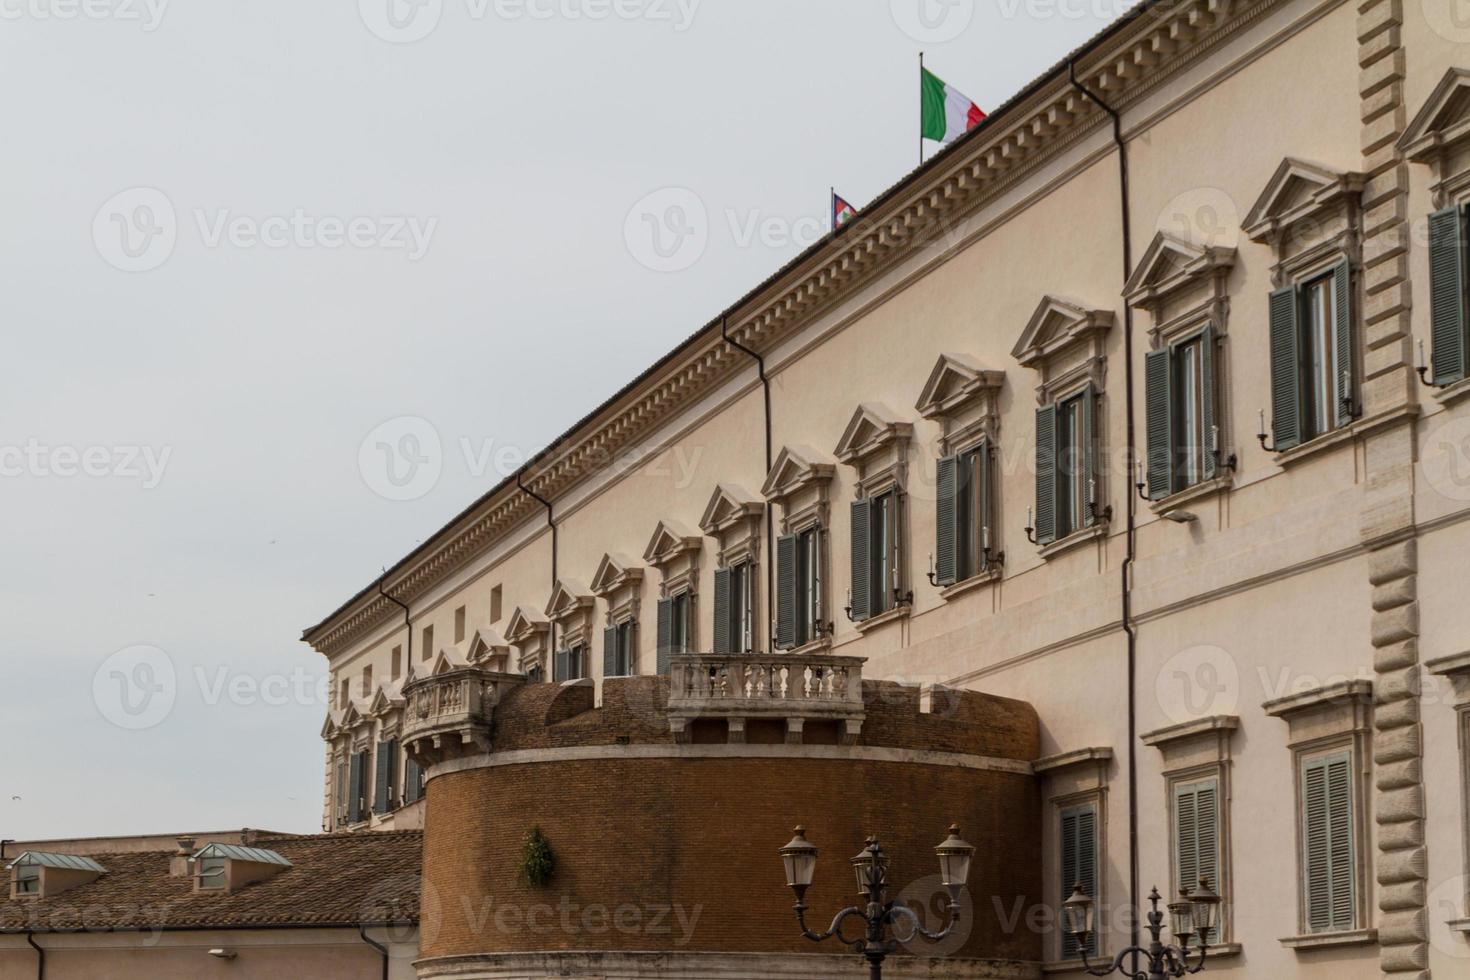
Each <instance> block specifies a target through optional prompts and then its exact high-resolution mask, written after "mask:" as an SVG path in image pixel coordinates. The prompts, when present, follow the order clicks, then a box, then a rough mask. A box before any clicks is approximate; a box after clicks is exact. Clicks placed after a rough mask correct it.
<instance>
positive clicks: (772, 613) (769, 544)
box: [720, 314, 776, 652]
mask: <svg viewBox="0 0 1470 980" xmlns="http://www.w3.org/2000/svg"><path fill="white" fill-rule="evenodd" d="M720 337H721V339H723V340H724V341H725V343H727V344H729V345H730V346H731V347H733V348H735V349H736V350H738V351H740V353H742V354H746V355H748V356H750V357H753V358H755V369H756V374H757V375H758V376H759V378H760V381H761V393H762V394H763V395H764V396H765V404H766V468H765V470H764V473H765V474H766V476H769V475H770V472H771V464H772V463H773V462H774V460H773V458H772V455H771V454H772V451H773V449H774V446H773V444H772V435H771V379H770V378H769V377H767V376H766V359H765V358H764V357H762V356H761V355H759V354H757V353H756V352H755V351H753V350H751V349H750V348H749V347H746V346H745V345H744V344H742V343H741V342H740V341H738V340H736V339H735V338H734V337H731V336H730V317H729V315H728V314H727V315H725V316H724V317H721V318H720ZM763 479H764V477H763ZM763 510H764V513H763V514H762V515H761V519H762V522H763V523H764V524H765V525H766V562H765V564H766V626H767V628H768V629H769V630H770V633H769V634H768V635H769V636H770V637H771V640H772V643H771V646H773V647H774V646H775V643H774V639H775V636H776V609H775V603H774V599H775V594H776V557H775V555H776V545H775V541H774V540H773V537H774V535H775V533H776V522H775V521H774V520H773V519H772V518H771V508H770V507H769V506H767V507H765V508H763ZM752 615H754V612H753V611H752ZM752 632H754V631H753V630H752ZM751 642H752V644H753V643H754V642H755V641H754V639H753V638H752V640H751ZM742 652H744V651H742Z"/></svg>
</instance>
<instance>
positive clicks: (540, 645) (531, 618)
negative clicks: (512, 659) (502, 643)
mask: <svg viewBox="0 0 1470 980" xmlns="http://www.w3.org/2000/svg"><path fill="white" fill-rule="evenodd" d="M550 634H551V622H550V620H546V619H542V618H541V616H540V615H539V614H537V613H535V612H532V611H528V610H527V609H526V608H525V607H524V606H517V607H516V608H515V609H514V610H513V611H512V612H511V615H510V620H509V622H508V623H507V624H506V636H505V639H506V642H508V643H509V644H510V645H511V646H513V647H515V648H516V650H517V651H518V652H519V654H520V663H519V666H520V671H521V673H523V674H528V673H530V672H531V670H532V669H533V668H536V667H540V668H541V669H542V671H543V672H545V671H546V669H547V664H546V653H547V651H546V647H547V640H548V639H549V638H550Z"/></svg>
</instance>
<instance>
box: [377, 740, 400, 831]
mask: <svg viewBox="0 0 1470 980" xmlns="http://www.w3.org/2000/svg"><path fill="white" fill-rule="evenodd" d="M397 771H398V740H397V739H391V738H390V739H387V740H386V741H382V742H379V743H378V750H377V773H376V779H374V781H373V812H374V813H377V814H384V813H392V812H393V810H394V809H396V807H395V806H394V803H395V802H396V801H395V799H394V791H395V789H396V787H395V786H394V779H393V777H394V776H395V775H396V774H397Z"/></svg>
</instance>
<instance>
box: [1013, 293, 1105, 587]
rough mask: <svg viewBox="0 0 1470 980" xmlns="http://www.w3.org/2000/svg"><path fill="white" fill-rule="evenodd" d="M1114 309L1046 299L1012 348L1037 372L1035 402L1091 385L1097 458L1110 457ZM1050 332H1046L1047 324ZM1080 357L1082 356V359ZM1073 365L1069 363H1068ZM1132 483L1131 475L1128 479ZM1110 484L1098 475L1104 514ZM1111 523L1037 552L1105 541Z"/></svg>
mask: <svg viewBox="0 0 1470 980" xmlns="http://www.w3.org/2000/svg"><path fill="white" fill-rule="evenodd" d="M1113 321H1114V316H1113V313H1112V311H1111V310H1092V309H1088V308H1086V307H1084V306H1082V305H1080V304H1078V303H1073V302H1070V301H1068V300H1064V299H1060V298H1058V297H1057V296H1054V295H1046V296H1043V297H1042V299H1041V303H1040V304H1039V305H1038V306H1037V307H1036V311H1035V312H1034V313H1032V314H1031V319H1030V321H1029V322H1028V323H1027V324H1026V328H1025V330H1023V331H1022V332H1021V338H1020V340H1018V341H1017V342H1016V346H1015V347H1014V348H1013V349H1012V350H1011V356H1012V357H1014V358H1015V359H1016V360H1017V361H1019V362H1020V364H1021V366H1022V367H1027V368H1031V369H1032V370H1033V371H1035V372H1036V375H1037V381H1036V404H1037V405H1038V406H1046V405H1056V404H1059V403H1061V402H1064V401H1066V400H1067V399H1069V398H1071V397H1073V396H1075V395H1078V394H1081V393H1082V392H1083V391H1084V390H1086V389H1087V387H1088V386H1089V385H1090V386H1091V387H1092V389H1093V391H1094V392H1095V393H1096V397H1097V405H1096V410H1097V414H1096V420H1097V431H1096V432H1095V433H1094V437H1095V439H1096V440H1097V446H1096V451H1097V458H1098V459H1099V460H1105V459H1107V458H1108V456H1107V442H1106V438H1105V437H1106V433H1107V426H1106V424H1105V423H1104V420H1105V419H1106V418H1107V409H1106V406H1107V394H1106V392H1107V387H1106V384H1107V373H1108V357H1107V348H1106V343H1107V335H1108V332H1109V331H1110V330H1112V328H1113ZM1049 325H1052V329H1050V330H1048V329H1047V328H1048V326H1049ZM1078 355H1081V356H1080V357H1079V356H1078ZM1069 360H1070V361H1074V362H1075V363H1071V364H1069V363H1068V361H1069ZM1129 479H1130V480H1131V479H1132V476H1131V475H1130V476H1129ZM1109 483H1110V481H1109V480H1107V479H1105V478H1104V477H1103V475H1098V476H1097V507H1098V512H1099V514H1102V513H1103V512H1104V511H1105V510H1106V508H1107V505H1108V486H1109ZM1107 528H1108V522H1107V521H1104V520H1098V521H1096V522H1095V523H1093V524H1092V525H1091V526H1083V527H1081V528H1078V529H1077V530H1075V531H1073V532H1072V533H1071V534H1068V535H1067V536H1066V537H1064V538H1057V539H1056V540H1055V541H1052V542H1050V543H1048V544H1045V545H1042V546H1040V547H1039V548H1038V549H1037V554H1038V555H1040V557H1041V559H1042V560H1043V561H1048V560H1050V559H1052V558H1054V557H1056V556H1057V555H1059V554H1062V553H1063V552H1067V551H1071V550H1072V549H1073V548H1075V547H1077V546H1079V545H1082V544H1085V543H1086V542H1088V541H1095V540H1097V539H1099V538H1103V537H1106V535H1107Z"/></svg>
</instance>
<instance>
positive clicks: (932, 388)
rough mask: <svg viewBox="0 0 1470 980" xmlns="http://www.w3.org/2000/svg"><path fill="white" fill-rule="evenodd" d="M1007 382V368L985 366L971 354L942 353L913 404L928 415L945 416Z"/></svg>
mask: <svg viewBox="0 0 1470 980" xmlns="http://www.w3.org/2000/svg"><path fill="white" fill-rule="evenodd" d="M1004 383H1005V372H1004V371H989V370H986V369H985V368H984V367H983V366H982V365H981V364H980V362H979V361H977V360H976V359H975V358H973V357H970V356H969V355H968V354H940V355H939V360H938V361H937V362H935V364H934V370H932V371H930V372H929V380H928V381H926V382H924V390H923V391H922V392H921V393H920V394H919V401H918V404H916V405H915V406H914V407H915V409H916V410H917V411H918V413H919V414H920V415H921V416H923V417H924V418H926V419H936V418H942V417H944V416H946V415H950V414H953V412H954V411H955V409H957V408H959V407H960V406H962V405H966V404H968V403H969V402H972V401H974V400H975V399H977V398H979V397H980V396H982V395H990V396H992V397H993V396H994V395H995V394H997V393H998V392H999V391H1000V388H1001V385H1002V384H1004Z"/></svg>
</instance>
